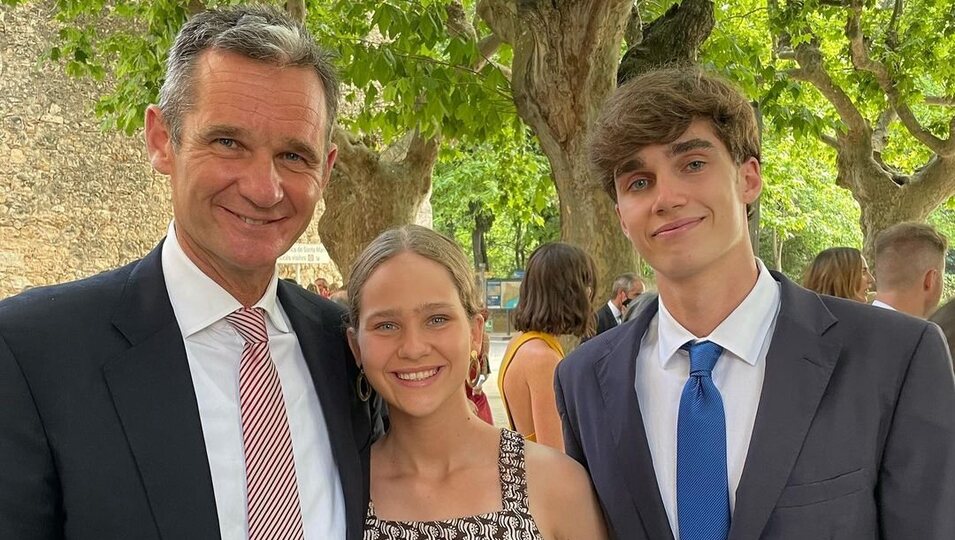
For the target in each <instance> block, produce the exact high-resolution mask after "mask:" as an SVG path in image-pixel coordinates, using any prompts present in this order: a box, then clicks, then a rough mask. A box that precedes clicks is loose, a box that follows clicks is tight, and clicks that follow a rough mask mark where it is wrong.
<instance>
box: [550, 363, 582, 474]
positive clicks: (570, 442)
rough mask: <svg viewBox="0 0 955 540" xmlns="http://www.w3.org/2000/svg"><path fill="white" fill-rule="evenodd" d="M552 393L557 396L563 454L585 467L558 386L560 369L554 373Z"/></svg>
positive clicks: (576, 436)
mask: <svg viewBox="0 0 955 540" xmlns="http://www.w3.org/2000/svg"><path fill="white" fill-rule="evenodd" d="M554 393H555V394H556V396H557V412H558V413H559V414H560V423H561V426H563V432H564V452H565V453H566V454H567V455H568V456H570V457H572V458H574V459H576V460H577V461H579V462H580V463H581V465H583V466H584V467H585V468H586V467H587V459H586V457H584V450H583V448H581V446H580V434H579V433H577V429H576V426H574V425H573V422H572V421H571V418H570V417H569V416H568V415H567V405H566V403H565V402H564V390H563V388H562V387H561V384H560V367H559V366H558V368H557V370H556V371H555V372H554Z"/></svg>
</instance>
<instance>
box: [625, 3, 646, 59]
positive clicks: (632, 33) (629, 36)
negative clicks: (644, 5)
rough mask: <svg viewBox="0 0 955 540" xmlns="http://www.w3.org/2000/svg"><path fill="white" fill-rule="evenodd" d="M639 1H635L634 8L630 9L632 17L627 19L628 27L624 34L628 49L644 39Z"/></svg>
mask: <svg viewBox="0 0 955 540" xmlns="http://www.w3.org/2000/svg"><path fill="white" fill-rule="evenodd" d="M638 3H639V2H636V1H634V3H633V8H631V9H630V19H629V20H628V21H627V29H626V30H624V34H623V37H624V41H625V42H626V44H627V50H628V51H629V50H630V49H632V48H634V47H636V46H637V45H639V44H640V42H641V41H643V18H642V17H641V16H640V6H639V5H638Z"/></svg>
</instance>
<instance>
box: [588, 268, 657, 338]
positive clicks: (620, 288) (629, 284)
mask: <svg viewBox="0 0 955 540" xmlns="http://www.w3.org/2000/svg"><path fill="white" fill-rule="evenodd" d="M645 288H646V285H645V284H644V283H643V280H642V279H641V278H640V276H638V275H636V274H632V273H626V274H620V275H619V276H617V277H616V278H614V280H613V288H612V289H611V290H610V300H608V301H607V303H606V304H604V305H603V306H602V307H601V308H600V309H598V310H597V332H596V334H594V335H600V334H602V333H604V332H606V331H607V330H610V329H611V328H613V327H615V326H617V325H618V324H620V323H622V322H623V316H624V313H625V312H626V308H627V306H628V305H630V302H632V301H633V300H634V299H635V298H636V297H638V296H640V295H641V294H643V291H644V289H645Z"/></svg>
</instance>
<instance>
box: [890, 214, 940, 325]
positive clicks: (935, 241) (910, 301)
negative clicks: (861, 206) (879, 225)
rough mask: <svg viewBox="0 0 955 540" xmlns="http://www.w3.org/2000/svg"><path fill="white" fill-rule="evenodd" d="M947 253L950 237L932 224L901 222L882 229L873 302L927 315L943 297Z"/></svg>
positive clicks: (916, 315)
mask: <svg viewBox="0 0 955 540" xmlns="http://www.w3.org/2000/svg"><path fill="white" fill-rule="evenodd" d="M947 252H948V240H946V239H945V237H944V236H942V235H941V234H939V233H938V231H936V230H935V229H933V228H932V227H931V226H930V225H925V224H923V223H899V224H897V225H893V226H891V227H889V228H887V229H885V230H884V231H882V232H880V233H879V236H878V237H876V240H875V273H876V276H878V277H877V278H876V285H877V287H876V290H877V293H876V296H875V301H873V302H872V305H873V306H879V307H882V308H888V309H894V310H897V311H901V312H902V313H908V314H909V315H912V316H914V317H918V318H920V319H925V318H927V317H928V316H929V315H931V314H932V312H933V311H935V308H936V307H938V301H939V300H940V299H941V298H942V288H943V287H944V285H945V283H944V277H945V254H946V253H947Z"/></svg>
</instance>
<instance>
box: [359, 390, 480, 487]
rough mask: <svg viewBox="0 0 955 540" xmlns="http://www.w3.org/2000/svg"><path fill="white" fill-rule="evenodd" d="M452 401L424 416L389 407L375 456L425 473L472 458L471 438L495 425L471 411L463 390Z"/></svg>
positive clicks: (478, 435) (472, 439)
mask: <svg viewBox="0 0 955 540" xmlns="http://www.w3.org/2000/svg"><path fill="white" fill-rule="evenodd" d="M453 401H454V402H449V403H446V404H445V406H444V407H442V408H441V409H440V410H438V411H435V413H434V414H432V415H429V416H427V417H415V416H410V415H406V414H403V413H401V412H400V411H393V412H392V414H391V417H390V422H391V426H390V428H389V430H388V433H387V435H385V437H384V438H382V440H381V441H380V442H379V449H378V452H379V454H378V455H379V457H380V458H383V459H388V460H390V461H392V463H393V464H394V465H395V466H398V467H400V468H401V469H406V470H407V471H408V472H409V473H412V472H413V473H425V474H427V473H428V472H433V473H435V474H442V473H444V472H447V471H448V470H451V469H455V468H458V467H460V466H462V465H465V464H467V462H468V461H470V460H472V459H474V457H475V452H474V446H475V439H476V438H477V437H480V436H481V435H482V434H484V433H487V431H488V430H491V431H497V428H495V427H493V426H490V425H488V424H487V423H486V422H484V421H483V420H481V419H480V418H478V416H477V415H475V414H474V413H472V412H471V410H470V407H469V405H468V404H467V398H466V397H465V396H464V391H463V390H462V391H461V403H458V402H457V401H458V400H453Z"/></svg>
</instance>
